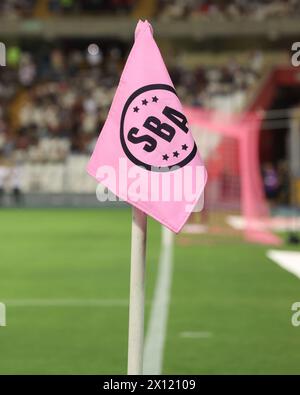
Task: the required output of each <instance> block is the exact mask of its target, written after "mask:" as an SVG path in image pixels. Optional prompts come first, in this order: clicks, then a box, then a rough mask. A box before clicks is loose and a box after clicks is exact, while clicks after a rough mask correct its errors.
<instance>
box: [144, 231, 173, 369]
mask: <svg viewBox="0 0 300 395" xmlns="http://www.w3.org/2000/svg"><path fill="white" fill-rule="evenodd" d="M161 248H162V250H161V253H160V259H159V266H158V273H157V280H156V286H155V290H154V297H153V302H152V307H151V313H150V320H149V325H148V331H147V336H146V340H145V347H144V361H143V374H151V375H157V374H161V372H162V363H163V352H164V344H165V337H166V330H167V321H168V311H169V302H170V291H171V280H172V272H173V233H172V232H171V231H169V230H168V229H167V228H165V227H162V247H161Z"/></svg>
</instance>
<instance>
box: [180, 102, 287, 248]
mask: <svg viewBox="0 0 300 395" xmlns="http://www.w3.org/2000/svg"><path fill="white" fill-rule="evenodd" d="M184 111H185V114H186V115H187V117H188V119H189V122H190V125H191V126H192V127H193V126H195V127H196V129H198V131H199V133H201V129H202V131H203V129H205V131H206V132H208V133H216V134H218V135H220V136H222V137H232V138H233V139H236V140H237V141H238V147H239V158H238V159H239V167H240V185H241V203H242V215H243V216H244V218H245V221H246V229H245V237H246V239H247V240H249V241H253V242H257V243H262V244H273V245H279V244H281V243H282V241H281V239H280V238H279V237H277V236H276V235H274V234H273V233H272V232H270V231H268V230H262V229H259V228H258V227H257V222H258V221H257V220H259V222H261V221H262V220H265V221H266V222H267V221H269V218H270V213H269V208H268V204H267V201H266V198H265V195H264V189H263V182H262V177H261V172H260V162H259V132H260V125H261V119H260V118H259V117H258V116H257V115H256V114H254V113H252V114H251V113H247V114H243V115H228V114H222V113H220V112H216V111H207V110H203V109H195V108H191V107H185V108H184ZM195 133H197V132H195ZM194 137H195V138H196V136H194ZM196 140H197V138H196ZM219 144H222V139H221V140H220V143H219ZM215 151H216V150H215Z"/></svg>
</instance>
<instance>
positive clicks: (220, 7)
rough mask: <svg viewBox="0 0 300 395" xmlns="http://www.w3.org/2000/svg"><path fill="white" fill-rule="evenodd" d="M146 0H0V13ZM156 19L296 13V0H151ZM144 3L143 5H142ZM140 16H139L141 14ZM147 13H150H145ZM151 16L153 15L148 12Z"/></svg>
mask: <svg viewBox="0 0 300 395" xmlns="http://www.w3.org/2000/svg"><path fill="white" fill-rule="evenodd" d="M147 1H149V0H144V1H143V0H140V1H137V0H1V2H0V14H3V15H13V16H23V17H30V16H34V15H36V16H39V15H40V14H42V15H43V16H45V14H47V13H48V15H49V16H50V15H51V14H54V15H56V14H58V15H59V14H63V15H72V14H79V13H87V14H88V13H94V12H96V13H103V14H112V15H116V14H126V13H127V14H128V13H130V12H131V11H132V10H133V9H134V8H135V7H136V5H137V4H138V5H139V7H140V9H141V11H143V7H144V8H146V9H147V6H146V2H147ZM151 2H152V3H153V5H154V6H153V7H152V8H153V10H154V11H153V13H154V14H156V16H157V17H158V18H165V19H176V18H178V19H182V18H186V17H214V18H219V19H222V18H230V19H232V18H242V17H248V18H253V19H258V20H264V19H266V18H272V17H282V16H297V15H299V13H300V1H299V0H152V1H151ZM143 3H144V6H143ZM142 16H143V15H141V17H142ZM147 16H151V15H147ZM152 16H154V15H152Z"/></svg>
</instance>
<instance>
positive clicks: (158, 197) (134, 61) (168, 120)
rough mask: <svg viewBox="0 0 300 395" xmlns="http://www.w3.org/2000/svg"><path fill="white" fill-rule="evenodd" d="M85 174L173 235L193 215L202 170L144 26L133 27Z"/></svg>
mask: <svg viewBox="0 0 300 395" xmlns="http://www.w3.org/2000/svg"><path fill="white" fill-rule="evenodd" d="M87 171H88V173H89V174H90V175H92V176H93V177H95V178H96V179H97V181H98V182H100V183H101V184H103V185H104V186H106V187H107V188H108V189H109V190H110V191H111V192H113V194H115V195H116V196H118V197H119V198H121V199H123V200H125V201H127V202H128V203H130V204H131V205H133V206H135V207H137V208H139V209H140V210H142V211H144V212H145V213H146V214H148V215H150V216H152V217H153V218H155V219H156V220H157V221H159V222H160V223H162V224H163V225H165V226H167V227H168V228H169V229H171V230H172V231H174V232H179V231H180V229H181V228H182V226H183V225H184V224H185V222H186V220H187V219H188V217H189V215H190V213H191V212H192V211H196V210H195V207H197V203H198V202H199V199H200V197H201V194H202V192H203V189H204V186H205V183H206V178H207V176H206V170H205V168H204V166H203V162H202V160H201V158H200V155H199V153H198V151H197V147H196V144H195V142H194V140H193V137H192V134H191V132H190V130H189V126H188V121H187V119H186V117H185V115H184V114H183V111H182V105H181V103H180V101H179V98H178V96H177V93H176V91H175V89H174V86H173V84H172V81H171V79H170V76H169V73H168V71H167V69H166V66H165V64H164V61H163V59H162V56H161V54H160V51H159V49H158V47H157V45H156V43H155V41H154V38H153V31H152V27H151V25H150V24H149V23H148V22H147V21H145V22H142V21H139V22H138V24H137V27H136V31H135V42H134V45H133V47H132V49H131V52H130V54H129V56H128V59H127V62H126V65H125V67H124V70H123V73H122V76H121V79H120V82H119V86H118V88H117V91H116V94H115V97H114V99H113V102H112V105H111V108H110V111H109V114H108V116H107V119H106V122H105V125H104V126H103V129H102V131H101V133H100V136H99V138H98V141H97V144H96V147H95V149H94V152H93V154H92V157H91V159H90V161H89V163H88V166H87Z"/></svg>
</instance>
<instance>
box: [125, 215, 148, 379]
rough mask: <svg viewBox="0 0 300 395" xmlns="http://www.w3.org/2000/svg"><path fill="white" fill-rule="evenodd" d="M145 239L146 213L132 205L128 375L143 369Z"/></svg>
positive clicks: (138, 372)
mask: <svg viewBox="0 0 300 395" xmlns="http://www.w3.org/2000/svg"><path fill="white" fill-rule="evenodd" d="M146 240H147V215H146V214H145V213H144V212H143V211H141V210H139V209H137V208H135V207H133V208H132V233H131V268H130V302H129V333H128V367H127V373H128V374H129V375H137V374H142V371H143V348H144V304H145V263H146V261H145V256H146Z"/></svg>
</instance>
